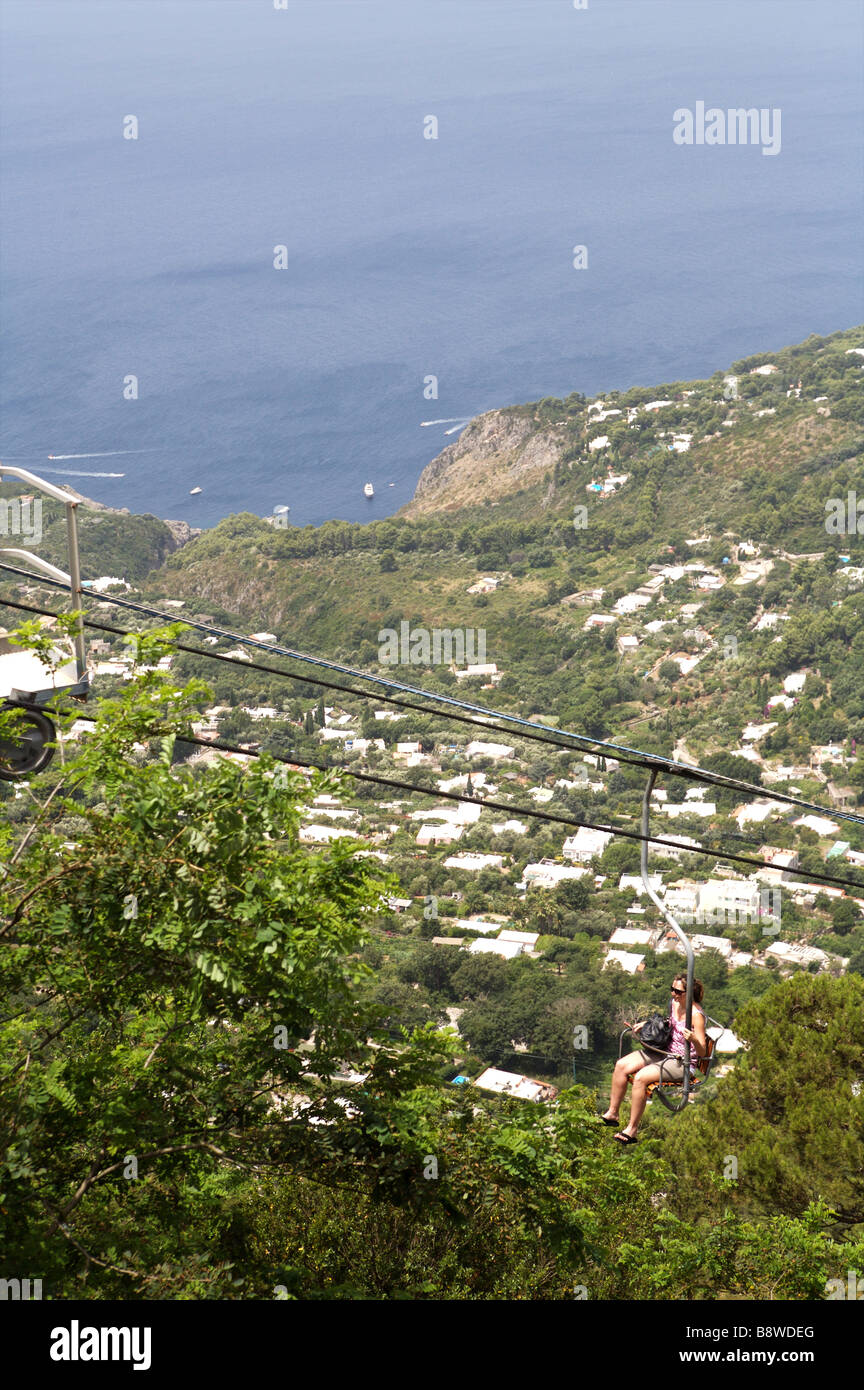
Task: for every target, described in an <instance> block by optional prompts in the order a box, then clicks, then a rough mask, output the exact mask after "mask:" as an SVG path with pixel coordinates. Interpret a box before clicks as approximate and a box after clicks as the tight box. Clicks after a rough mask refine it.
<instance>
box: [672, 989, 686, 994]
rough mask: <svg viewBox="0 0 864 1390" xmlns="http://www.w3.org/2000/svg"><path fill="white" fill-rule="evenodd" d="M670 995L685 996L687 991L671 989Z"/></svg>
mask: <svg viewBox="0 0 864 1390" xmlns="http://www.w3.org/2000/svg"><path fill="white" fill-rule="evenodd" d="M672 993H673V994H686V993H687V991H686V989H673V991H672Z"/></svg>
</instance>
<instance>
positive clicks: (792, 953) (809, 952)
mask: <svg viewBox="0 0 864 1390" xmlns="http://www.w3.org/2000/svg"><path fill="white" fill-rule="evenodd" d="M765 954H766V956H775V957H776V958H777V959H778V960H780V961H782V962H783V964H784V965H801V966H804V967H805V969H806V967H807V966H808V965H813V964H814V963H815V964H816V965H818V966H819V967H820V969H824V967H825V966H826V965H827V964H828V963H829V961H830V960H831V957H830V956H829V954H828V952H827V951H820V950H819V948H818V947H816V946H804V945H803V944H802V943H801V942H800V941H775V942H773V943H772V945H770V946H769V947H768V949H767V950H766V952H765Z"/></svg>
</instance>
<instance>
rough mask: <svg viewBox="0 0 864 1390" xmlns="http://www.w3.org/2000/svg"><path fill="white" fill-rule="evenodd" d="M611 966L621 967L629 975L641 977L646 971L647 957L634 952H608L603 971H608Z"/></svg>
mask: <svg viewBox="0 0 864 1390" xmlns="http://www.w3.org/2000/svg"><path fill="white" fill-rule="evenodd" d="M610 965H620V967H621V969H622V970H623V971H625V972H626V974H628V975H639V974H641V973H642V971H643V970H644V969H645V957H644V956H639V955H636V953H635V952H634V951H607V953H606V959H605V960H604V962H603V969H604V970H608V968H609V966H610Z"/></svg>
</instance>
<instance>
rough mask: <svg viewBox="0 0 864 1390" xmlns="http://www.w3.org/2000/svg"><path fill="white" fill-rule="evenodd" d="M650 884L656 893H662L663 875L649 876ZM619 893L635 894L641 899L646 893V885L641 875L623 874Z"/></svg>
mask: <svg viewBox="0 0 864 1390" xmlns="http://www.w3.org/2000/svg"><path fill="white" fill-rule="evenodd" d="M648 882H649V884H650V885H651V887H652V888H653V890H654V892H655V893H660V892H661V891H662V888H663V875H662V874H649V875H648ZM618 892H619V893H627V892H633V893H635V894H636V896H637V898H641V897H642V894H643V893H644V892H645V884H644V883H643V882H642V875H641V874H622V875H621V877H620V878H619V880H618Z"/></svg>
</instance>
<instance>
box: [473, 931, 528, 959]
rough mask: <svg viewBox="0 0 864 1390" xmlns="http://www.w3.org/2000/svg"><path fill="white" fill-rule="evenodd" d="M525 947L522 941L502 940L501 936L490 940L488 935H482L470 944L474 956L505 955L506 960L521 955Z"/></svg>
mask: <svg viewBox="0 0 864 1390" xmlns="http://www.w3.org/2000/svg"><path fill="white" fill-rule="evenodd" d="M524 949H525V947H524V945H523V944H522V942H521V941H502V940H501V939H500V937H495V938H494V939H493V940H490V939H489V937H488V936H480V937H478V938H477V940H476V941H472V942H471V943H470V944H469V946H468V950H469V951H470V953H471V955H472V956H483V955H486V956H503V957H504V959H505V960H514V959H515V957H516V956H521V955H522V953H523V951H524Z"/></svg>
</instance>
